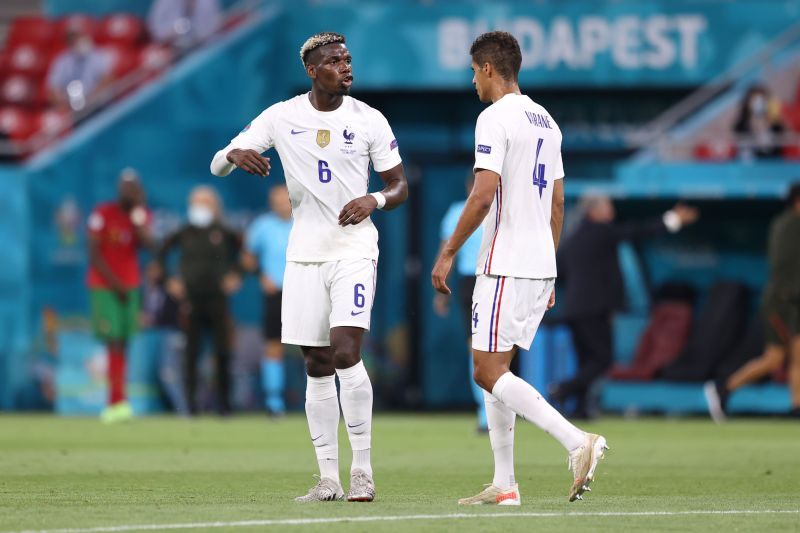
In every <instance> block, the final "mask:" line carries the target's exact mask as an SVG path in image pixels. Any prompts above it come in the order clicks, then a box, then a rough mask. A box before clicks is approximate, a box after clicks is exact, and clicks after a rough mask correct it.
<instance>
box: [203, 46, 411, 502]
mask: <svg viewBox="0 0 800 533" xmlns="http://www.w3.org/2000/svg"><path fill="white" fill-rule="evenodd" d="M300 57H301V59H302V61H303V66H304V67H305V70H306V74H307V75H308V77H309V78H311V91H310V92H308V93H306V94H302V95H300V96H297V97H295V98H292V99H290V100H286V101H283V102H279V103H277V104H275V105H273V106H271V107H269V108H267V109H266V110H265V111H264V112H262V113H261V114H260V115H259V116H258V117H257V118H256V119H255V120H253V122H252V123H251V124H250V125H249V126H248V127H246V128H245V129H244V131H242V132H241V133H240V134H239V135H237V136H236V137H235V138H234V139H233V140H232V141H231V143H230V144H229V145H228V146H227V147H225V148H224V149H222V150H220V151H219V152H217V154H216V155H215V156H214V160H213V161H212V163H211V172H212V173H214V174H215V175H217V176H226V175H227V174H229V173H230V172H231V171H232V170H233V169H234V167H239V168H241V169H242V170H245V171H247V172H249V173H250V174H256V175H260V176H266V175H268V174H269V170H270V163H269V159H268V158H265V157H263V156H262V155H261V154H262V153H263V152H264V151H266V150H268V149H269V148H273V147H274V148H275V149H276V150H277V152H278V155H279V156H280V159H281V163H282V164H283V169H284V173H285V175H286V185H287V187H288V189H289V196H290V198H291V202H292V218H293V225H292V230H291V233H290V235H289V245H288V248H287V251H286V260H287V263H286V272H285V276H284V286H283V304H282V309H281V320H282V327H281V337H282V338H281V340H282V342H283V343H285V344H296V345H299V346H300V347H301V348H302V351H303V355H304V357H305V366H306V373H307V374H308V376H307V377H308V379H307V387H306V416H307V418H308V428H309V432H310V434H311V441H312V444H313V445H314V449H315V451H316V455H317V462H318V463H319V469H320V479H319V482H318V483H317V485H316V486H314V487H312V488H311V489H310V490H309V492H308V494H306V495H304V496H300V497H298V498H296V499H297V501H300V502H310V501H334V500H341V499H342V498H343V497H344V492H343V490H342V485H341V482H340V481H339V463H338V441H337V434H338V426H339V402H340V401H341V408H342V414H343V415H344V420H345V423H346V425H347V432H348V435H349V437H350V445H351V447H352V449H353V462H352V468H351V470H350V487H349V491H348V493H347V499H348V501H372V500H373V499H374V497H375V484H374V482H373V477H372V466H371V463H370V443H371V431H372V385H371V383H370V380H369V376H368V375H367V371H366V369H365V368H364V363H363V362H362V361H361V340H362V336H363V334H364V331H365V330H369V326H370V313H371V310H372V300H373V297H374V294H375V282H376V269H377V261H378V232H377V230H376V229H375V226H374V225H373V224H372V221H371V220H370V218H369V216H370V214H371V213H372V212H373V211H374V210H375V209H384V210H388V209H394V208H395V207H397V206H399V205H400V204H402V203H403V202H404V201H405V200H406V198H407V197H408V184H407V181H406V177H405V173H404V171H403V165H402V163H401V160H400V155H399V154H398V148H397V141H396V140H395V138H394V135H393V134H392V130H391V128H390V127H389V123H388V122H387V121H386V119H385V118H384V116H383V115H382V114H381V113H380V112H379V111H377V110H375V109H373V108H371V107H369V106H368V105H366V104H364V103H363V102H360V101H358V100H356V99H354V98H351V97H350V96H348V93H349V92H350V86H351V85H352V82H353V71H352V67H351V57H350V52H349V51H348V50H347V46H346V45H345V38H344V36H342V35H340V34H337V33H329V32H326V33H320V34H317V35H314V36H312V37H310V38H309V39H308V40H307V41H306V42H305V44H303V46H302V48H301V50H300ZM370 166H372V168H374V169H375V171H376V172H377V173H378V174H379V175H380V177H381V179H382V180H383V181H384V182H385V188H384V189H383V190H382V191H381V192H375V193H372V194H367V190H368V185H369V174H370ZM336 375H338V376H339V385H340V389H341V394H340V398H338V399H337V393H336V383H335V377H336Z"/></svg>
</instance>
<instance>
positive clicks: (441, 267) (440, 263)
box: [431, 251, 453, 294]
mask: <svg viewBox="0 0 800 533" xmlns="http://www.w3.org/2000/svg"><path fill="white" fill-rule="evenodd" d="M451 268H453V256H452V255H451V254H448V253H447V252H445V251H442V253H440V254H439V257H438V258H437V259H436V264H435V265H433V272H431V282H432V283H433V288H434V289H436V290H437V291H439V292H440V293H442V294H451V293H452V291H451V290H450V287H448V286H447V276H448V274H450V269H451Z"/></svg>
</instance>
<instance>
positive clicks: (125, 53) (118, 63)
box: [102, 46, 139, 78]
mask: <svg viewBox="0 0 800 533" xmlns="http://www.w3.org/2000/svg"><path fill="white" fill-rule="evenodd" d="M102 50H103V52H105V53H106V54H108V56H109V57H110V58H111V73H112V75H113V76H114V78H122V77H123V76H125V75H126V74H128V73H130V72H131V71H133V70H134V69H136V67H138V66H139V50H138V49H137V48H133V47H127V46H104V47H103V48H102Z"/></svg>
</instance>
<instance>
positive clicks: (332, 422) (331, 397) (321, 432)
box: [306, 376, 341, 483]
mask: <svg viewBox="0 0 800 533" xmlns="http://www.w3.org/2000/svg"><path fill="white" fill-rule="evenodd" d="M306 418H307V419H308V431H309V433H310V434H311V443H312V444H313V445H314V451H315V452H316V454H317V463H319V475H320V477H327V478H330V479H333V480H334V481H336V482H337V483H341V482H340V481H339V438H338V437H339V435H338V433H339V402H338V401H337V399H336V376H325V377H322V378H312V377H311V376H306Z"/></svg>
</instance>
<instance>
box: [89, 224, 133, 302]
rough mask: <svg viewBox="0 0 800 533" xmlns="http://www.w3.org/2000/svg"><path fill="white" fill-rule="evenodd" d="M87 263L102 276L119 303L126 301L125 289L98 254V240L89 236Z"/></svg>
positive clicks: (126, 292)
mask: <svg viewBox="0 0 800 533" xmlns="http://www.w3.org/2000/svg"><path fill="white" fill-rule="evenodd" d="M89 263H91V265H92V266H93V267H94V268H95V269H97V272H99V273H100V275H101V276H103V279H104V280H105V281H106V283H108V286H109V287H111V290H112V291H114V294H116V296H117V298H119V300H120V301H122V302H124V301H126V300H127V299H128V291H127V290H126V289H125V286H124V285H123V284H122V282H121V281H120V280H119V278H118V277H117V275H116V274H114V272H113V271H112V270H111V267H109V266H108V263H106V260H105V259H103V255H102V254H101V253H100V239H99V238H97V237H95V236H93V235H90V236H89Z"/></svg>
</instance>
